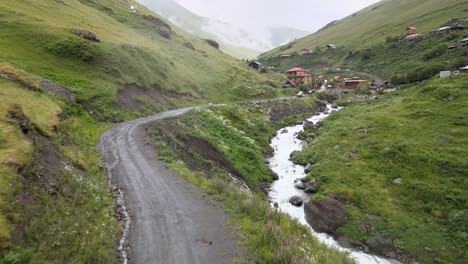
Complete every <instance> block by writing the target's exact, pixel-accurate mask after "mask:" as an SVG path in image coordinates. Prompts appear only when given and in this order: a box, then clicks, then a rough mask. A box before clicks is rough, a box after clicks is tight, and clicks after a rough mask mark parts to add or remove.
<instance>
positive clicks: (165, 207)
mask: <svg viewBox="0 0 468 264" xmlns="http://www.w3.org/2000/svg"><path fill="white" fill-rule="evenodd" d="M189 110H190V108H186V109H179V110H174V111H169V112H165V113H160V114H157V115H154V116H150V117H147V118H142V119H138V120H135V121H132V122H128V123H123V124H120V125H119V126H117V127H115V128H113V129H111V130H109V131H107V132H105V133H104V134H103V135H102V136H101V140H100V143H99V148H100V150H101V153H102V155H103V157H104V159H105V161H106V163H107V166H108V169H109V174H110V178H111V183H112V185H113V186H116V187H118V188H120V189H121V190H122V191H123V193H124V194H125V196H126V203H127V207H128V211H129V214H130V219H131V224H130V228H129V235H128V238H127V242H126V244H128V245H129V249H128V250H127V252H128V262H129V263H136V264H140V263H151V264H153V263H162V264H171V263H177V264H183V263H190V264H192V263H203V264H209V263H226V262H229V261H231V260H233V258H234V257H235V255H236V254H237V252H238V248H237V246H236V242H235V240H234V239H233V237H232V236H231V234H230V233H229V231H227V230H226V226H225V223H226V219H227V216H226V215H225V214H224V212H223V210H222V209H221V208H219V207H215V206H213V205H211V204H210V203H209V201H208V200H207V199H204V198H203V193H202V192H201V191H200V190H199V189H198V188H196V187H194V186H193V185H192V184H190V183H188V182H187V181H186V180H185V179H183V178H182V177H180V176H178V175H176V174H175V173H174V172H172V171H171V170H170V169H168V168H166V167H165V164H164V163H162V162H160V161H158V160H156V159H155V158H154V154H155V152H154V149H153V146H151V145H150V144H145V140H146V139H147V136H146V133H145V131H144V129H143V126H144V125H145V124H148V123H151V122H154V121H157V120H160V119H162V118H166V117H172V116H177V115H180V114H183V113H185V112H187V111H189Z"/></svg>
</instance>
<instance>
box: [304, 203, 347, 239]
mask: <svg viewBox="0 0 468 264" xmlns="http://www.w3.org/2000/svg"><path fill="white" fill-rule="evenodd" d="M304 213H305V218H306V221H307V223H308V224H309V225H310V226H311V227H312V228H313V229H314V230H315V231H316V232H325V233H328V234H333V233H335V231H336V229H337V228H338V227H340V226H342V225H344V224H345V223H346V221H348V214H347V211H346V207H345V206H344V205H343V204H342V203H340V202H339V201H337V200H335V199H331V198H327V199H324V200H310V201H309V202H307V203H305V204H304Z"/></svg>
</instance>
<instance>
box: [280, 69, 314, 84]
mask: <svg viewBox="0 0 468 264" xmlns="http://www.w3.org/2000/svg"><path fill="white" fill-rule="evenodd" d="M286 75H287V77H288V79H289V80H291V81H293V82H295V83H296V84H302V83H311V82H312V81H313V77H312V75H310V73H309V71H308V70H304V69H303V68H301V67H299V66H296V67H294V68H291V69H289V70H287V71H286Z"/></svg>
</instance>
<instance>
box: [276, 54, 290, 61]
mask: <svg viewBox="0 0 468 264" xmlns="http://www.w3.org/2000/svg"><path fill="white" fill-rule="evenodd" d="M278 58H280V59H282V60H286V59H289V58H291V55H287V54H283V55H279V56H278Z"/></svg>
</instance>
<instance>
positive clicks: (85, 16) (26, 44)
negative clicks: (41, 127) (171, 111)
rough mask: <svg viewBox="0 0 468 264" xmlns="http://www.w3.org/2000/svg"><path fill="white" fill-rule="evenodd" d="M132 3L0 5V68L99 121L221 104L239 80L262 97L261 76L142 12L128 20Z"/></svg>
mask: <svg viewBox="0 0 468 264" xmlns="http://www.w3.org/2000/svg"><path fill="white" fill-rule="evenodd" d="M132 3H134V2H133V1H127V0H114V1H111V0H106V1H93V0H81V1H72V2H62V1H58V2H57V1H52V0H49V1H41V2H32V3H29V2H24V1H13V2H11V1H8V2H2V3H0V16H1V17H2V20H1V22H0V23H1V24H2V25H1V27H0V36H1V38H0V53H1V57H0V61H2V62H8V63H10V64H12V65H14V66H18V67H19V68H24V69H25V70H26V71H28V72H30V73H32V74H35V75H38V76H42V77H44V78H48V79H50V80H52V81H54V82H57V83H59V84H60V85H63V86H66V87H69V88H70V89H71V90H72V92H73V93H74V94H75V95H76V98H77V101H78V102H79V103H80V104H82V105H85V106H86V107H87V108H88V110H91V109H94V110H96V111H94V112H95V114H96V115H100V116H101V115H102V119H116V118H117V117H116V116H113V117H112V116H108V115H110V113H113V115H115V112H116V110H117V109H119V106H120V108H124V109H127V110H128V109H130V110H136V111H138V112H140V114H141V112H143V113H150V112H152V111H154V110H162V109H167V108H173V107H175V106H180V105H185V104H198V103H202V102H206V101H208V99H209V100H210V101H225V100H226V98H229V97H228V96H227V94H228V93H229V92H230V89H232V88H233V87H235V86H236V85H237V84H238V80H245V81H248V82H251V83H253V84H258V86H261V84H266V86H265V87H263V88H262V89H266V90H265V91H267V90H268V88H267V86H268V87H270V85H269V84H268V78H267V77H265V75H260V74H258V73H257V72H255V71H252V70H250V69H249V68H247V67H246V66H245V65H243V64H242V63H241V62H239V61H237V60H235V59H233V58H232V57H230V56H228V55H225V54H223V53H222V52H221V51H219V50H218V49H216V47H215V46H216V45H213V43H212V45H213V46H214V47H213V46H211V45H210V44H208V43H207V42H206V41H204V40H202V39H199V38H197V37H195V36H193V35H190V34H187V33H185V32H183V31H182V30H180V29H178V28H177V27H175V26H172V25H170V24H169V23H167V22H165V21H164V20H163V19H161V18H160V17H158V16H157V15H155V14H154V13H152V12H150V11H148V10H146V9H144V8H140V9H138V12H137V13H133V12H132V10H131V9H130V6H131V5H132ZM74 29H78V30H81V32H85V31H83V30H86V31H91V32H92V33H94V34H95V35H96V36H97V37H98V38H99V39H100V41H101V42H93V41H89V40H86V39H84V38H82V37H80V36H77V35H75V34H73V33H72V30H74ZM78 33H79V32H78ZM44 62H46V63H44ZM234 76H235V77H236V78H234ZM125 88H126V89H125ZM271 92H272V90H269V91H268V92H267V93H271ZM117 119H118V118H117Z"/></svg>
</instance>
